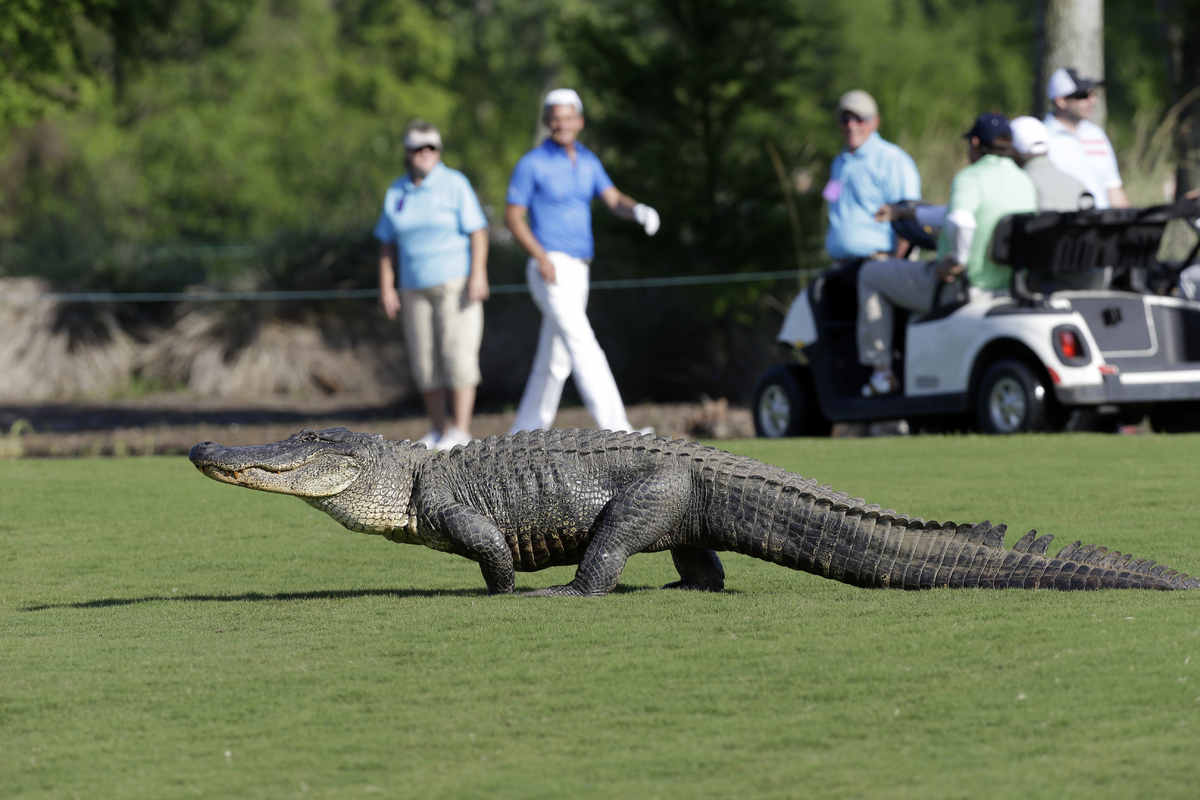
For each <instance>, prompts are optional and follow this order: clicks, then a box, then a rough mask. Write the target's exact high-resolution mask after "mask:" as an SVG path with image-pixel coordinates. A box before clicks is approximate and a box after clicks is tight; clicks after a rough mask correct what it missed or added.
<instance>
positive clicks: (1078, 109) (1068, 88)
mask: <svg viewBox="0 0 1200 800" xmlns="http://www.w3.org/2000/svg"><path fill="white" fill-rule="evenodd" d="M1103 84H1104V81H1098V80H1095V79H1092V78H1084V77H1081V76H1080V75H1079V73H1078V72H1077V71H1076V70H1075V69H1074V68H1073V67H1060V68H1059V69H1056V70H1055V71H1054V74H1053V75H1051V76H1050V80H1049V82H1048V83H1047V85H1046V96H1047V97H1048V98H1049V100H1050V104H1051V109H1050V113H1049V114H1047V115H1046V128H1047V129H1048V130H1049V132H1050V151H1049V154H1048V155H1049V156H1050V161H1052V162H1053V163H1054V165H1055V166H1056V167H1058V168H1059V169H1061V170H1062V171H1063V172H1065V173H1067V174H1068V175H1073V176H1074V177H1075V178H1077V179H1078V180H1079V181H1080V182H1081V183H1083V185H1084V186H1086V187H1087V189H1088V191H1089V192H1090V193H1091V194H1092V197H1093V198H1095V201H1096V206H1095V207H1096V208H1127V207H1128V206H1129V198H1127V197H1126V196H1125V189H1124V186H1123V184H1122V183H1121V172H1120V170H1118V169H1117V157H1116V154H1115V153H1114V152H1113V147H1112V143H1111V142H1109V140H1108V136H1106V135H1105V133H1104V131H1103V129H1101V128H1100V126H1098V125H1096V124H1095V123H1093V122H1091V121H1090V120H1088V117H1089V116H1090V115H1091V113H1092V111H1093V110H1095V108H1096V87H1098V86H1102V85H1103Z"/></svg>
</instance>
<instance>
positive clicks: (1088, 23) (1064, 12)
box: [1042, 0, 1108, 128]
mask: <svg viewBox="0 0 1200 800" xmlns="http://www.w3.org/2000/svg"><path fill="white" fill-rule="evenodd" d="M1045 8H1046V16H1045V22H1046V50H1045V61H1044V62H1043V65H1042V74H1043V75H1045V77H1046V79H1049V77H1050V75H1051V74H1052V73H1053V72H1054V70H1056V69H1058V68H1059V67H1074V68H1075V69H1077V70H1078V71H1079V74H1080V75H1082V76H1084V77H1087V78H1097V79H1102V78H1103V77H1104V2H1103V0H1046V2H1045ZM1042 96H1043V98H1044V97H1045V84H1043V85H1042ZM1043 102H1045V101H1044V100H1043ZM1107 117H1108V108H1107V105H1106V103H1105V101H1104V94H1103V93H1100V95H1099V96H1098V97H1097V98H1096V110H1095V111H1094V112H1092V115H1091V119H1092V122H1094V123H1096V124H1097V125H1099V126H1100V127H1101V128H1103V127H1104V121H1105V120H1106V119H1107Z"/></svg>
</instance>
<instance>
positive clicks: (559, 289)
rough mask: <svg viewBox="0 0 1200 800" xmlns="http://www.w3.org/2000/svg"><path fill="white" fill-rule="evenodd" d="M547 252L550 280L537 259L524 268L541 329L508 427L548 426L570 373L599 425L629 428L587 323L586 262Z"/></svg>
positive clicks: (522, 428) (516, 429)
mask: <svg viewBox="0 0 1200 800" xmlns="http://www.w3.org/2000/svg"><path fill="white" fill-rule="evenodd" d="M549 256H550V260H551V261H552V262H553V263H554V271H555V273H556V280H555V282H554V283H551V284H548V283H546V281H545V280H543V279H542V274H541V272H539V271H538V264H537V261H536V260H534V259H532V258H531V259H529V264H528V265H527V266H526V268H525V277H526V281H527V282H528V283H529V291H530V293H531V294H532V295H533V302H534V303H535V304H537V307H538V308H539V309H540V310H541V312H542V329H541V333H540V335H539V336H538V346H537V354H536V355H535V356H534V357H533V369H532V370H531V371H530V373H529V380H528V381H527V382H526V383H525V393H524V394H523V395H522V396H521V404H520V406H518V408H517V418H516V420H515V421H514V422H513V425H512V428H511V430H510V431H509V432H510V433H516V432H517V431H529V430H542V429H545V428H549V427H550V425H551V424H552V423H553V422H554V415H555V414H556V413H557V412H558V403H559V400H560V399H561V398H562V391H563V386H564V385H565V384H566V382H567V377H568V376H570V375H572V374H573V375H574V378H575V388H576V389H578V390H579V395H580V397H582V398H583V403H584V405H586V406H587V409H588V411H590V412H591V414H592V417H593V418H594V419H595V420H596V425H597V426H598V427H600V428H604V429H607V430H613V431H629V430H632V428H631V427H630V425H629V419H628V418H627V417H626V416H625V404H624V403H622V402H621V394H620V392H619V391H618V390H617V382H616V380H614V379H613V374H612V370H611V369H610V368H609V366H608V359H607V358H605V356H604V351H603V350H601V349H600V343H599V342H597V341H596V334H595V333H593V332H592V325H591V323H590V322H588V318H587V298H588V272H589V269H588V265H587V262H585V261H582V260H580V259H578V258H572V257H571V256H568V255H567V254H565V253H558V252H551V253H549Z"/></svg>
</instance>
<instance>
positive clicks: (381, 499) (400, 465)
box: [188, 428, 430, 533]
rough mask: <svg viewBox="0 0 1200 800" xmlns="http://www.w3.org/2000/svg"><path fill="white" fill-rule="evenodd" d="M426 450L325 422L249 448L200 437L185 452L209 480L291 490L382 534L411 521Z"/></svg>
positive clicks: (348, 524)
mask: <svg viewBox="0 0 1200 800" xmlns="http://www.w3.org/2000/svg"><path fill="white" fill-rule="evenodd" d="M429 455H430V453H429V451H427V450H426V449H425V448H424V447H421V446H420V445H414V444H412V443H410V442H391V441H388V440H386V439H384V438H383V437H382V436H379V435H378V434H373V433H355V432H353V431H349V430H346V429H345V428H329V429H328V430H323V431H300V432H299V433H296V434H293V435H291V436H289V437H288V438H286V439H284V440H283V441H282V442H273V443H271V444H261V445H252V446H248V447H223V446H221V445H219V444H217V443H216V442H200V443H199V444H197V445H196V446H194V447H193V448H192V450H191V452H190V453H189V454H188V458H190V459H191V460H192V463H193V464H195V465H196V468H197V469H199V470H200V471H201V472H203V473H204V474H205V475H207V476H208V477H210V478H212V479H213V480H217V481H221V482H222V483H232V484H233V485H234V486H244V487H246V488H248V489H258V490H259V491H263V492H278V493H279V494H290V495H295V496H297V497H300V498H302V499H304V501H305V502H307V503H309V504H310V505H312V506H315V507H316V508H319V509H321V510H322V511H324V512H325V513H327V514H329V515H330V516H331V517H333V518H334V519H336V520H337V521H338V522H340V523H342V524H343V525H345V526H346V527H347V528H350V529H351V530H355V531H362V532H364V533H388V532H399V531H400V530H402V529H406V528H408V527H409V526H410V525H411V524H412V518H411V514H410V510H409V506H410V503H409V499H410V496H411V494H412V486H413V476H414V472H415V468H416V465H417V463H418V462H419V461H420V460H421V459H422V458H423V457H428V456H429Z"/></svg>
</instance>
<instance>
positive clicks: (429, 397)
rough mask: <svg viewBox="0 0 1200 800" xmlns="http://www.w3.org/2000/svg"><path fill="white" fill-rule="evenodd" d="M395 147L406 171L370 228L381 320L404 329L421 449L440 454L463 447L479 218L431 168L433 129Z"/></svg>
mask: <svg viewBox="0 0 1200 800" xmlns="http://www.w3.org/2000/svg"><path fill="white" fill-rule="evenodd" d="M404 149H405V159H404V160H405V164H406V166H407V167H408V172H407V173H406V174H405V175H404V176H402V177H400V178H398V179H396V181H394V182H393V183H392V185H391V186H390V187H389V188H388V190H387V193H386V195H385V196H384V199H383V209H382V211H381V212H380V214H379V221H378V222H377V223H376V225H375V238H376V239H378V240H379V242H380V251H379V302H380V305H381V306H383V311H384V313H385V314H386V315H387V317H388V319H395V318H396V315H397V314H399V315H400V318H401V320H402V322H403V324H404V338H405V341H406V343H407V346H408V356H409V366H410V369H411V370H412V375H413V379H414V381H415V382H416V384H417V388H418V389H419V390H420V392H421V396H422V399H423V400H424V401H425V410H426V411H427V412H428V414H429V419H430V421H431V423H432V429H431V430H430V431H429V433H428V434H426V435H425V436H424V437H423V438H422V439H421V443H422V444H424V445H425V446H426V447H431V448H437V449H439V450H448V449H450V448H451V447H453V446H455V445H457V444H466V443H467V442H469V441H470V440H471V434H470V430H471V415H472V413H473V412H474V409H475V390H476V387H477V386H478V385H479V381H480V371H479V346H480V344H481V342H482V339H483V301H484V300H485V299H487V296H488V292H489V288H488V278H487V249H488V234H487V218H486V217H485V216H484V215H483V209H481V208H480V207H479V200H478V199H477V198H476V197H475V192H474V191H473V190H472V189H471V184H470V182H469V181H468V180H467V178H466V176H465V175H463V174H462V173H461V172H458V171H457V170H453V169H450V168H449V167H447V166H446V165H444V164H442V163H441V151H442V137H441V134H440V133H438V130H437V128H435V127H434V126H432V125H430V124H429V123H427V122H422V121H419V120H418V121H415V122H413V123H411V124H410V125H409V126H408V129H407V130H406V131H405V135H404ZM397 266H398V267H399V287H397ZM447 402H449V406H450V408H449V410H450V414H451V417H452V421H448V420H447V414H446V412H447Z"/></svg>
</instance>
